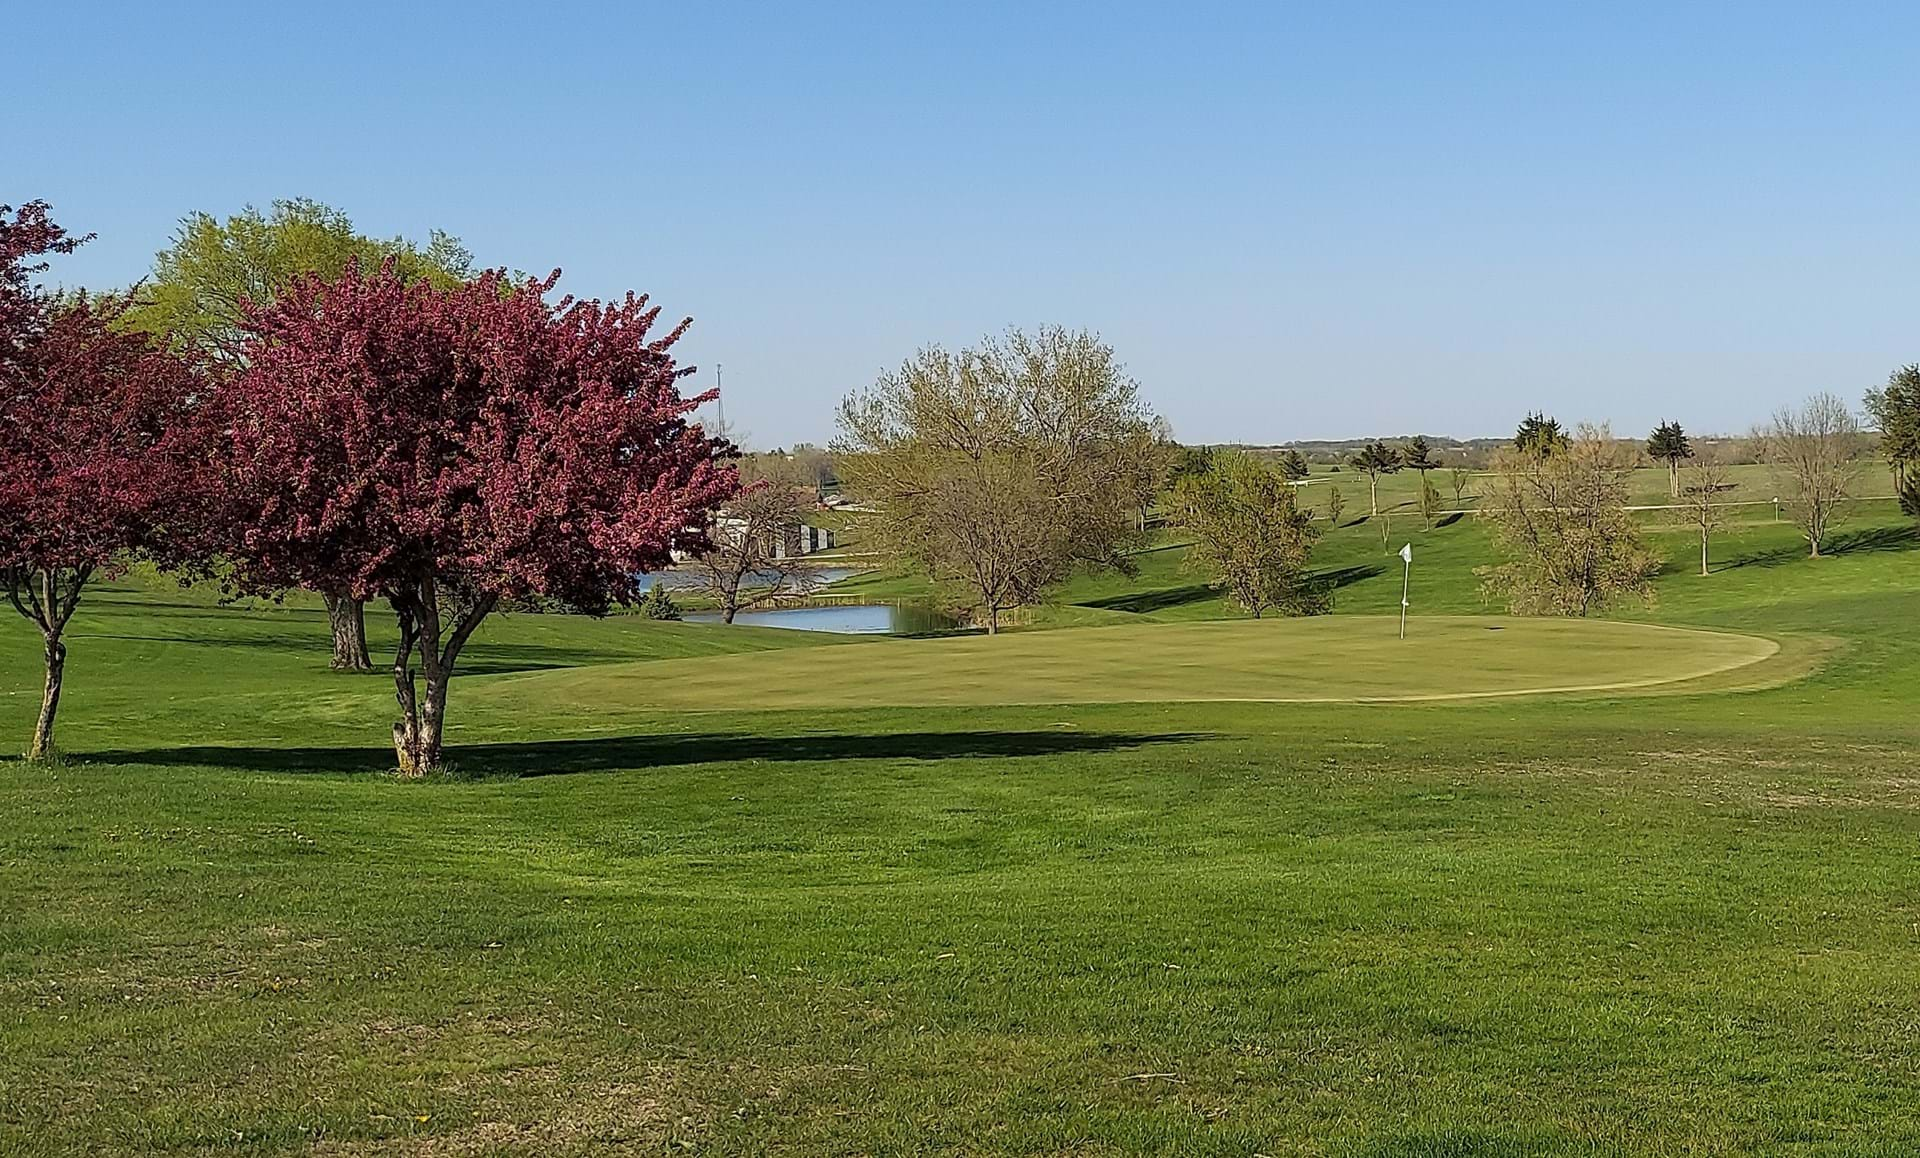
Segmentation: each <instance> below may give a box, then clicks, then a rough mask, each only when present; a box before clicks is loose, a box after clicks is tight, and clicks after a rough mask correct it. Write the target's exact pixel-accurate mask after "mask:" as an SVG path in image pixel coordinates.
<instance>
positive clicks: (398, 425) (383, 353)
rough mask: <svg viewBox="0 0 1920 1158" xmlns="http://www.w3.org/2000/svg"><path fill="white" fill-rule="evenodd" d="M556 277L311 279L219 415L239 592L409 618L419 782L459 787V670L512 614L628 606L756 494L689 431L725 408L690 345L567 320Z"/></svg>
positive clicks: (588, 310)
mask: <svg viewBox="0 0 1920 1158" xmlns="http://www.w3.org/2000/svg"><path fill="white" fill-rule="evenodd" d="M558 277H559V274H558V272H557V271H556V273H555V274H553V275H552V276H551V277H549V278H547V279H545V280H539V279H529V280H527V281H524V282H513V281H510V280H509V279H508V278H507V276H506V274H505V273H504V271H489V272H487V273H484V274H482V275H481V276H480V277H478V278H476V279H475V280H473V281H472V282H470V283H467V284H464V285H459V286H454V287H450V288H444V289H443V288H438V287H435V286H433V285H432V284H430V283H429V282H426V281H414V282H411V283H409V282H408V281H407V280H406V279H404V278H403V277H402V276H400V274H399V273H398V272H397V271H396V270H395V268H394V265H393V263H392V262H387V263H385V264H384V265H383V267H382V268H381V269H380V270H378V271H376V272H372V273H362V272H361V271H360V270H359V269H358V268H357V267H356V266H349V268H348V269H347V271H346V272H345V273H343V274H341V275H340V276H339V277H338V278H336V279H334V280H332V281H326V280H323V279H321V278H318V277H308V278H302V279H297V280H296V281H295V282H294V283H293V284H292V285H291V286H289V287H288V288H287V289H286V290H285V291H283V292H282V293H281V295H280V296H279V298H278V299H276V300H275V301H274V302H273V303H272V304H271V305H265V306H258V307H251V308H250V309H249V312H248V317H247V326H248V330H249V333H250V334H251V338H250V340H249V342H248V345H247V347H246V349H245V351H244V357H245V364H246V370H245V372H244V373H243V374H241V375H239V376H238V377H236V378H234V379H233V380H232V381H231V382H229V383H228V384H227V385H226V387H225V388H224V389H223V390H222V391H221V392H220V395H219V396H218V398H217V399H216V403H215V404H216V405H217V407H218V409H219V412H220V414H221V415H222V417H223V418H224V419H225V421H226V423H227V425H228V427H229V429H230V432H231V433H230V435H229V445H228V446H227V447H226V449H225V454H224V455H223V461H224V463H225V466H226V470H227V480H226V482H227V492H228V496H229V501H230V504H231V508H230V518H232V520H233V521H234V524H235V526H236V533H235V534H234V536H233V543H232V545H231V550H232V552H233V555H234V561H235V572H234V581H235V583H236V584H238V585H240V586H241V587H242V588H243V589H250V590H260V589H269V590H270V589H277V588H284V587H290V586H308V587H313V588H318V589H321V590H336V591H342V592H345V593H347V594H350V595H351V596H353V597H354V598H359V599H367V598H371V597H374V596H381V597H384V598H386V599H387V601H388V602H389V603H390V604H391V606H392V607H393V609H394V614H395V618H396V620H397V621H398V625H399V644H398V646H397V648H396V649H395V652H394V660H393V677H394V694H395V698H396V699H397V700H398V701H399V705H400V719H399V721H398V722H396V723H395V724H394V726H393V743H394V754H395V756H396V758H397V760H398V762H399V766H400V770H401V772H402V774H403V775H408V776H420V775H425V774H427V773H430V772H432V771H434V770H435V769H437V768H438V767H439V766H440V764H441V746H442V736H443V734H444V726H445V719H446V704H447V690H448V686H449V683H450V681H451V679H452V676H453V674H454V670H455V665H456V663H457V661H458V659H459V656H460V653H461V650H462V649H463V648H464V646H465V645H466V643H467V641H468V640H469V639H470V638H472V636H473V633H474V631H475V630H477V629H478V628H479V626H480V624H481V623H482V622H483V621H484V620H485V619H486V617H487V616H488V615H489V614H490V613H491V612H492V611H493V609H494V607H495V606H496V605H498V604H499V603H500V602H501V601H502V600H519V599H524V598H531V597H535V596H542V597H547V598H551V599H554V600H557V601H559V602H561V603H563V604H565V605H568V606H571V607H574V608H578V609H582V610H585V611H588V612H601V611H604V610H606V609H607V608H608V607H609V606H611V605H612V604H614V603H622V604H625V603H630V602H631V601H632V600H633V599H634V598H635V597H636V596H637V595H638V580H637V578H636V576H638V575H639V574H641V573H642V572H647V571H656V570H658V569H660V568H662V567H664V566H665V565H666V564H667V563H668V562H669V561H670V557H671V553H672V552H674V551H676V550H680V551H698V550H701V549H703V548H705V547H706V546H707V545H708V541H707V536H706V527H707V525H708V522H709V520H710V518H711V515H712V510H713V508H714V507H715V506H717V505H718V504H719V503H721V502H724V501H725V500H726V499H727V498H728V497H729V496H730V495H731V494H732V493H733V491H734V490H735V489H736V488H737V485H738V484H737V479H736V476H735V473H734V471H733V469H732V467H731V466H730V465H728V464H727V463H726V462H725V461H724V460H725V459H726V458H727V457H728V456H729V455H730V454H731V453H732V447H731V446H730V445H728V444H726V443H724V442H720V441H717V440H715V439H712V438H709V437H708V436H707V435H706V434H705V432H704V431H703V430H702V429H701V428H700V427H698V426H693V425H690V424H689V422H688V421H687V416H688V415H689V414H691V413H692V412H693V411H694V410H695V409H696V408H697V407H698V406H699V405H700V404H702V403H704V402H706V401H709V400H710V399H711V398H712V395H701V396H698V397H695V398H685V397H682V395H681V394H680V391H679V385H678V384H679V381H680V379H681V378H682V377H684V376H685V375H686V374H687V373H688V372H689V371H685V370H682V369H681V368H680V367H679V366H678V365H676V363H675V361H674V358H673V356H672V353H671V347H672V346H673V344H674V343H675V342H676V341H678V340H679V338H680V336H681V334H682V333H684V332H685V330H686V327H687V325H688V324H689V323H686V322H683V323H681V325H680V326H678V327H676V328H675V329H673V330H672V331H671V332H670V333H668V334H666V335H665V336H664V337H657V336H654V335H653V334H652V333H651V331H652V329H653V326H654V323H655V322H656V320H657V319H658V317H659V312H660V311H659V309H658V308H657V307H653V306H650V305H648V303H647V299H646V298H644V297H635V296H633V295H631V294H630V295H628V296H627V298H626V299H625V300H624V301H622V302H618V303H615V304H611V305H602V304H601V303H599V302H594V301H575V300H573V299H571V298H567V299H563V300H562V301H560V302H559V303H558V304H557V305H556V304H551V303H549V302H548V301H547V300H546V297H545V295H546V294H547V292H548V291H549V290H551V288H552V287H553V284H554V282H555V281H556V280H557V279H558ZM416 659H417V660H418V663H419V668H418V671H419V673H420V675H422V676H424V678H425V687H424V690H423V689H422V688H421V687H420V683H419V677H417V676H416V669H415V667H414V661H415V660H416Z"/></svg>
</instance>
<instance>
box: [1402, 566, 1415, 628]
mask: <svg viewBox="0 0 1920 1158" xmlns="http://www.w3.org/2000/svg"><path fill="white" fill-rule="evenodd" d="M1400 561H1401V562H1403V563H1405V564H1406V570H1405V571H1404V572H1402V573H1401V575H1400V638H1401V639H1405V638H1406V637H1407V589H1408V588H1409V587H1411V586H1412V585H1413V552H1412V551H1409V550H1407V549H1406V548H1404V547H1402V548H1401V549H1400Z"/></svg>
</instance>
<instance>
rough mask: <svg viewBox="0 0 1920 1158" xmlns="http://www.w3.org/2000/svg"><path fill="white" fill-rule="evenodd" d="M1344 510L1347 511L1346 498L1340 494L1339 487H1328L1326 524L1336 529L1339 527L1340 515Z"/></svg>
mask: <svg viewBox="0 0 1920 1158" xmlns="http://www.w3.org/2000/svg"><path fill="white" fill-rule="evenodd" d="M1346 509H1347V496H1345V495H1343V494H1341V493H1340V488H1339V487H1336V486H1330V487H1328V488H1327V522H1328V523H1330V524H1332V525H1333V526H1335V527H1338V526H1339V525H1340V513H1341V512H1342V511H1345V510H1346Z"/></svg>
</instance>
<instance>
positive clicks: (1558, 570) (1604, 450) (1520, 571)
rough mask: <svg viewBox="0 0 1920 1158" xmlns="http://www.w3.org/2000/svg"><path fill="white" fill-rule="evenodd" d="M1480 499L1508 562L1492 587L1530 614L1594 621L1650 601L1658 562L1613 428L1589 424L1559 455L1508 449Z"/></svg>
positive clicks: (1486, 572)
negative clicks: (1630, 508) (1622, 605)
mask: <svg viewBox="0 0 1920 1158" xmlns="http://www.w3.org/2000/svg"><path fill="white" fill-rule="evenodd" d="M1494 470H1495V474H1494V476H1493V477H1494V483H1493V486H1492V491H1491V493H1490V494H1488V495H1487V496H1486V497H1485V498H1484V499H1483V500H1482V507H1481V510H1482V512H1483V514H1484V515H1485V516H1486V517H1487V518H1489V519H1491V520H1492V523H1493V533H1494V540H1495V542H1496V543H1497V544H1498V546H1499V547H1500V548H1501V550H1502V552H1503V553H1504V554H1505V555H1506V557H1507V561H1506V562H1504V563H1501V564H1498V565H1497V566H1492V567H1483V568H1481V569H1480V575H1481V577H1482V581H1483V585H1484V589H1485V590H1486V592H1487V593H1488V594H1489V595H1491V596H1495V597H1499V598H1503V599H1505V600H1506V601H1507V604H1508V606H1509V607H1510V608H1511V609H1512V610H1513V611H1514V612H1515V613H1517V614H1522V615H1589V614H1592V613H1594V612H1597V611H1600V610H1603V609H1604V608H1606V607H1607V606H1609V605H1611V604H1613V603H1615V602H1617V601H1619V600H1621V599H1641V600H1644V599H1649V598H1651V597H1652V586H1651V584H1650V582H1649V580H1650V579H1651V578H1652V577H1653V575H1654V574H1655V573H1656V572H1657V571H1658V570H1659V566H1660V562H1659V559H1658V557H1657V556H1655V555H1654V554H1653V552H1652V551H1650V550H1648V549H1647V547H1646V544H1645V543H1644V542H1643V541H1642V539H1641V537H1640V531H1639V528H1638V527H1636V526H1635V525H1634V522H1633V518H1632V516H1631V515H1629V514H1628V513H1627V511H1626V509H1625V507H1626V501H1627V484H1628V478H1629V477H1630V475H1631V474H1632V471H1633V456H1632V455H1631V453H1630V452H1629V451H1628V450H1627V449H1626V447H1625V446H1623V445H1622V444H1621V443H1618V442H1616V441H1614V439H1613V436H1612V434H1611V433H1610V432H1609V431H1608V430H1607V429H1606V428H1605V427H1592V426H1583V427H1581V428H1580V430H1579V431H1578V432H1577V434H1576V435H1575V437H1573V438H1572V439H1569V440H1567V441H1566V442H1564V443H1563V444H1561V445H1560V448H1559V449H1558V450H1556V451H1554V452H1552V453H1548V454H1543V453H1541V452H1540V451H1539V450H1538V449H1537V444H1528V445H1527V446H1526V447H1524V448H1521V447H1516V448H1514V449H1512V450H1505V451H1502V452H1501V453H1500V455H1499V456H1497V458H1496V460H1495V463H1494Z"/></svg>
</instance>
